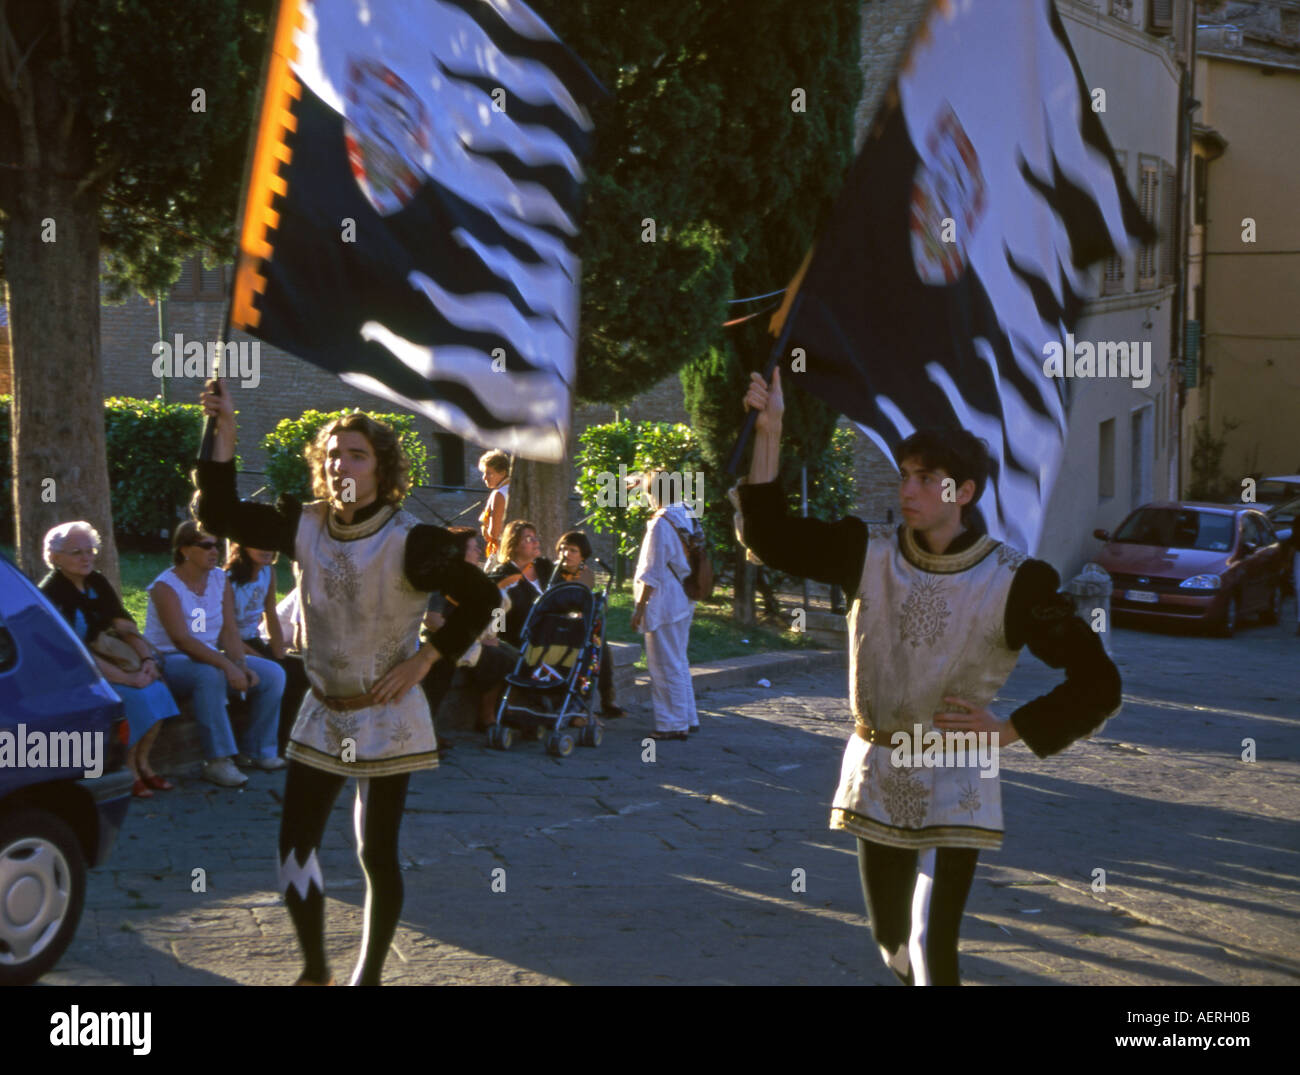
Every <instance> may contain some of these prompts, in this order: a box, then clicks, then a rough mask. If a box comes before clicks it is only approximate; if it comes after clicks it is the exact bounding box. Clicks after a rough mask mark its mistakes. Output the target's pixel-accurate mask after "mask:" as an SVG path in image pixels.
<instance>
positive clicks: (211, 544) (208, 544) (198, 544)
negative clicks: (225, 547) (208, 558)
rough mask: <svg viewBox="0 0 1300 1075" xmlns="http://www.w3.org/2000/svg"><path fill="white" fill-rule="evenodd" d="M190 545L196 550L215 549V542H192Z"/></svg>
mask: <svg viewBox="0 0 1300 1075" xmlns="http://www.w3.org/2000/svg"><path fill="white" fill-rule="evenodd" d="M190 544H191V545H193V546H194V547H195V548H198V549H215V548H216V547H217V543H216V542H215V541H194V542H191V543H190Z"/></svg>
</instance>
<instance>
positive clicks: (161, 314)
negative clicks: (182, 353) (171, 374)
mask: <svg viewBox="0 0 1300 1075" xmlns="http://www.w3.org/2000/svg"><path fill="white" fill-rule="evenodd" d="M153 297H154V303H155V305H157V307H158V342H159V343H166V342H167V300H166V299H164V298H163V295H162V292H161V291H155V292H154V293H153ZM172 357H173V360H174V359H175V356H174V355H173V356H172ZM162 401H163V402H164V403H166V402H167V373H166V371H165V370H164V372H163V375H162Z"/></svg>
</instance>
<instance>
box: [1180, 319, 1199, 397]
mask: <svg viewBox="0 0 1300 1075" xmlns="http://www.w3.org/2000/svg"><path fill="white" fill-rule="evenodd" d="M1200 372H1201V323H1200V322H1199V321H1188V322H1187V328H1186V329H1185V331H1184V332H1183V387H1184V388H1195V387H1196V384H1197V381H1198V379H1199V376H1198V375H1199V374H1200Z"/></svg>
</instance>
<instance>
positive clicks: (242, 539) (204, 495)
mask: <svg viewBox="0 0 1300 1075" xmlns="http://www.w3.org/2000/svg"><path fill="white" fill-rule="evenodd" d="M195 475H196V479H197V482H198V487H199V503H198V516H199V522H201V523H202V524H203V529H204V530H206V531H207V532H208V533H209V534H216V535H217V537H224V538H230V540H231V541H237V542H239V544H241V545H246V546H249V547H251V548H254V549H275V550H276V551H277V552H282V553H284V555H285V556H288V557H290V558H291V559H292V557H293V553H294V547H293V546H294V538H295V536H296V535H297V533H298V520H299V519H300V518H301V517H302V505H301V504H299V503H298V501H297V500H295V499H294V498H293V497H290V496H282V497H281V498H280V499H279V501H277V503H276V506H275V507H271V506H270V505H269V504H254V503H253V502H252V501H249V500H240V499H239V495H238V493H237V492H236V488H235V464H234V463H233V462H226V463H215V462H213V461H212V460H210V459H201V460H199V461H198V463H197V464H196V467H195Z"/></svg>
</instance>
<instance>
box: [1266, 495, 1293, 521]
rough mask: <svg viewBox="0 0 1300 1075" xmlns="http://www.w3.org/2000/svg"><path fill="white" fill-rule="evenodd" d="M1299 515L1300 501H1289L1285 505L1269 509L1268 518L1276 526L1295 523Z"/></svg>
mask: <svg viewBox="0 0 1300 1075" xmlns="http://www.w3.org/2000/svg"><path fill="white" fill-rule="evenodd" d="M1297 515H1300V499H1296V500H1288V501H1287V502H1286V503H1285V504H1278V505H1277V506H1276V507H1272V508H1269V509H1268V517H1269V518H1270V519H1271V520H1272V521H1273V525H1274V526H1277V525H1279V524H1281V523H1290V522H1295V517H1296V516H1297Z"/></svg>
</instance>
